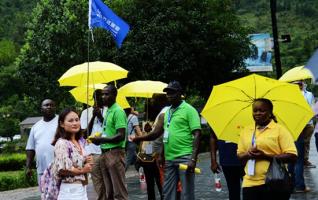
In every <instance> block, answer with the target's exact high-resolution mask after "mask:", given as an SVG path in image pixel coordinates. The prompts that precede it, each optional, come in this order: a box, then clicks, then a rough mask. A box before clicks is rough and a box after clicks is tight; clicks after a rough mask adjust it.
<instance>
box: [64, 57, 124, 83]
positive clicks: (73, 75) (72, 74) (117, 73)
mask: <svg viewBox="0 0 318 200" xmlns="http://www.w3.org/2000/svg"><path fill="white" fill-rule="evenodd" d="M87 74H89V76H87ZM127 74H128V71H127V70H125V69H123V68H121V67H119V66H118V65H115V64H113V63H109V62H100V61H96V62H90V63H89V69H88V63H83V64H80V65H76V66H74V67H71V68H70V69H69V70H67V71H66V72H65V73H64V74H63V75H62V76H61V77H60V78H59V80H58V81H59V83H60V86H83V85H91V84H97V83H108V82H111V81H115V80H118V79H122V78H126V77H127ZM87 77H88V79H89V81H88V82H87Z"/></svg>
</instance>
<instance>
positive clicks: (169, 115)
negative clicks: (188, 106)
mask: <svg viewBox="0 0 318 200" xmlns="http://www.w3.org/2000/svg"><path fill="white" fill-rule="evenodd" d="M181 104H182V103H181ZM181 104H180V105H181ZM180 105H178V107H176V109H174V111H173V112H172V111H171V106H170V108H169V112H168V123H167V128H169V126H170V122H171V119H172V116H173V113H175V112H176V111H177V109H178V108H179V107H180ZM171 112H172V113H171Z"/></svg>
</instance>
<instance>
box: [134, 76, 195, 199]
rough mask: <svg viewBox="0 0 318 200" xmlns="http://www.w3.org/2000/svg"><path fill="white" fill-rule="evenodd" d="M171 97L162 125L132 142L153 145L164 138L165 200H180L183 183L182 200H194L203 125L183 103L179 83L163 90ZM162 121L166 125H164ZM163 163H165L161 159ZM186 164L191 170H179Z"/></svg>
mask: <svg viewBox="0 0 318 200" xmlns="http://www.w3.org/2000/svg"><path fill="white" fill-rule="evenodd" d="M163 91H164V92H166V93H167V98H168V101H169V103H170V104H171V106H170V107H168V108H167V110H166V111H165V113H164V114H161V115H160V116H159V125H158V124H157V125H158V126H156V127H155V129H154V130H153V131H151V133H150V134H148V135H146V136H139V137H135V138H131V139H132V141H134V142H138V141H143V140H146V141H149V140H154V139H156V138H158V137H159V136H161V135H163V149H164V158H165V169H164V176H165V177H164V183H163V199H164V200H175V199H177V183H178V180H180V181H181V185H182V192H181V199H182V200H193V199H195V198H194V169H195V166H196V162H197V156H198V153H199V145H200V136H201V124H200V117H199V114H198V112H197V111H196V110H195V108H193V107H192V106H191V105H190V104H188V103H186V102H185V101H183V100H182V98H181V97H182V88H181V85H180V83H179V82H177V81H172V82H170V83H169V84H168V86H167V87H166V88H165V89H164V90H163ZM160 121H163V123H162V122H161V123H160ZM160 160H162V159H160ZM181 163H182V164H186V165H187V166H188V167H187V170H186V171H181V170H179V164H181Z"/></svg>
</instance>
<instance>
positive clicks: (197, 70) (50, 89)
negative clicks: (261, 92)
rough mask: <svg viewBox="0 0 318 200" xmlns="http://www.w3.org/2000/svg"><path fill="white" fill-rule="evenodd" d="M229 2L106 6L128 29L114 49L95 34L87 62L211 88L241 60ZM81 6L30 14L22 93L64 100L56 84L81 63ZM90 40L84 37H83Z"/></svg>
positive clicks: (242, 46)
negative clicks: (108, 62) (113, 64)
mask: <svg viewBox="0 0 318 200" xmlns="http://www.w3.org/2000/svg"><path fill="white" fill-rule="evenodd" d="M231 3H232V1H229V0H226V1H221V0H203V1H198V0H197V1H194V0H192V1H190V0H188V1H176V0H175V1H170V0H169V1H168V0H161V1H158V0H149V1H143V0H127V1H119V0H117V1H107V4H108V5H109V7H111V8H112V9H113V10H114V11H115V12H116V13H117V14H118V15H119V16H121V17H122V18H123V19H125V20H126V21H127V22H128V23H129V24H130V26H131V31H130V33H129V34H128V37H127V38H126V40H125V41H124V44H123V46H122V48H121V49H117V48H116V46H115V44H114V41H113V39H112V38H111V36H110V34H109V33H108V32H106V31H104V30H94V38H95V42H94V43H91V51H90V56H91V60H98V59H99V60H106V61H110V62H114V63H117V64H119V65H120V66H123V67H124V68H126V69H128V70H129V71H130V74H129V78H130V79H131V80H136V79H153V80H162V81H170V80H172V79H177V80H180V81H181V82H182V83H183V84H184V85H185V87H194V88H197V89H198V90H199V91H200V92H201V93H202V94H205V95H207V94H208V93H209V92H210V90H211V86H212V84H215V83H220V82H224V81H226V80H229V79H231V78H232V77H233V73H232V72H233V71H240V70H241V69H242V66H243V62H242V61H243V59H244V58H245V57H246V56H248V54H249V49H248V40H247V37H246V36H247V30H246V29H245V28H243V27H242V26H240V23H239V20H238V19H237V17H236V16H235V13H234V10H233V7H232V4H231ZM87 7H88V5H87V1H84V0H80V1H76V2H75V1H72V0H60V1H54V0H44V1H41V2H40V3H39V4H38V6H37V8H36V9H35V10H34V13H33V19H32V21H31V24H30V27H29V30H28V34H27V39H26V45H25V46H24V47H23V49H22V53H21V55H20V57H19V59H18V64H19V75H20V77H21V78H22V79H23V80H24V82H25V84H26V85H28V88H26V93H27V94H28V95H30V96H36V97H38V99H42V98H43V96H44V95H45V94H50V95H53V96H54V97H57V98H59V100H60V101H64V100H65V95H66V93H65V91H64V89H63V88H59V87H58V83H57V79H58V77H60V76H61V75H62V74H63V73H64V72H65V71H66V69H68V68H69V67H71V66H73V65H75V64H79V63H82V62H85V61H87V42H88V41H87V39H88V38H87V34H88V30H87V29H88V28H87ZM89 39H90V38H89Z"/></svg>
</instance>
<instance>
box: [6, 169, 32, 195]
mask: <svg viewBox="0 0 318 200" xmlns="http://www.w3.org/2000/svg"><path fill="white" fill-rule="evenodd" d="M36 185H37V176H36V173H33V176H32V177H31V178H29V177H27V176H26V175H25V172H24V170H21V171H12V172H0V191H6V190H13V189H17V188H26V187H32V186H36Z"/></svg>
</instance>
